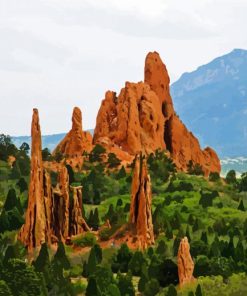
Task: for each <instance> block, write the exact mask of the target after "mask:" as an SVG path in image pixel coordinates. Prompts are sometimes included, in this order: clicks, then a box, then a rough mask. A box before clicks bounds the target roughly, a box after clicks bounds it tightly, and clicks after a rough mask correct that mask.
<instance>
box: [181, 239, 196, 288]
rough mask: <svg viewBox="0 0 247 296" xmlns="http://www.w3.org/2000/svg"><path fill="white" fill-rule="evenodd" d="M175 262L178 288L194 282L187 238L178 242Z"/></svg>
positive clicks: (192, 263) (192, 264)
mask: <svg viewBox="0 0 247 296" xmlns="http://www.w3.org/2000/svg"><path fill="white" fill-rule="evenodd" d="M177 262H178V277H179V284H180V286H182V285H184V284H188V283H191V282H192V281H194V280H195V279H194V277H193V271H194V262H193V260H192V258H191V255H190V245H189V242H188V239H187V237H184V238H183V239H182V240H181V242H180V245H179V249H178V258H177Z"/></svg>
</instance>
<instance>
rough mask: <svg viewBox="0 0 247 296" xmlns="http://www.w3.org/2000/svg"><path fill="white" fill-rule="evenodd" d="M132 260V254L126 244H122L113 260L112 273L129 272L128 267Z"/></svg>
mask: <svg viewBox="0 0 247 296" xmlns="http://www.w3.org/2000/svg"><path fill="white" fill-rule="evenodd" d="M131 258H132V253H131V251H130V249H129V248H128V246H127V245H126V244H122V245H121V247H120V249H119V250H118V252H117V254H116V255H115V256H114V258H113V262H112V266H111V268H112V271H113V272H118V271H120V272H127V271H128V265H129V262H130V260H131Z"/></svg>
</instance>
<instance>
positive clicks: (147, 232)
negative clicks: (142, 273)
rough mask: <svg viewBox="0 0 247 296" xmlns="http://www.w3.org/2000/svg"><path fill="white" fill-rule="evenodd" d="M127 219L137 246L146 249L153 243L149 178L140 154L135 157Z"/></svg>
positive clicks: (144, 160) (143, 159) (144, 161)
mask: <svg viewBox="0 0 247 296" xmlns="http://www.w3.org/2000/svg"><path fill="white" fill-rule="evenodd" d="M129 219H130V220H129V221H130V224H131V225H132V227H133V228H134V231H136V236H137V240H138V243H139V247H140V248H141V249H146V248H147V247H148V246H149V245H151V244H154V232H153V222H152V190H151V180H150V176H149V175H148V170H147V163H146V159H145V158H144V157H143V156H142V155H141V154H140V155H137V156H136V158H135V168H134V174H133V179H132V188H131V205H130V218H129Z"/></svg>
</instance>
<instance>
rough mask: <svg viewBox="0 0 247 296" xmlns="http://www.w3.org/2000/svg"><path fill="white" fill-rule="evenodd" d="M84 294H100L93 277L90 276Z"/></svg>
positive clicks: (88, 295)
mask: <svg viewBox="0 0 247 296" xmlns="http://www.w3.org/2000/svg"><path fill="white" fill-rule="evenodd" d="M85 295H86V296H92V295H94V296H101V293H100V290H99V288H98V285H97V282H96V279H95V277H93V276H90V278H89V280H88V285H87V289H86V294H85Z"/></svg>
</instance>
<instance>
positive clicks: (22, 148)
mask: <svg viewBox="0 0 247 296" xmlns="http://www.w3.org/2000/svg"><path fill="white" fill-rule="evenodd" d="M20 150H21V151H24V152H25V153H26V154H28V153H29V151H30V146H29V145H28V144H27V143H26V142H23V143H22V144H21V146H20Z"/></svg>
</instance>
